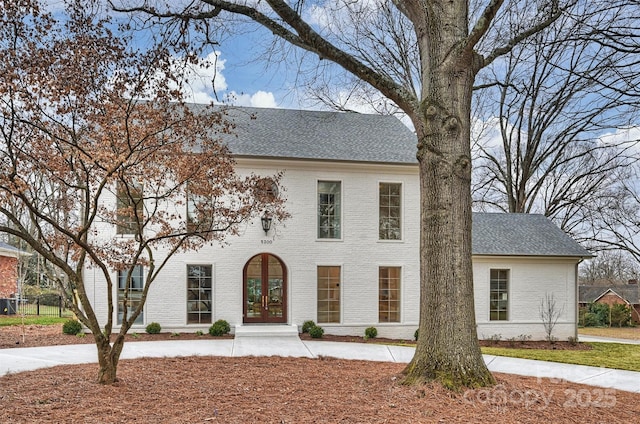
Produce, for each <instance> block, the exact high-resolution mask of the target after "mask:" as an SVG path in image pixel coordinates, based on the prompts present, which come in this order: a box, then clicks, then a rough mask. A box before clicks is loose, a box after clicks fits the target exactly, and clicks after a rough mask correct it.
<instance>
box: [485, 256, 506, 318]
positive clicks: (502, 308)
mask: <svg viewBox="0 0 640 424" xmlns="http://www.w3.org/2000/svg"><path fill="white" fill-rule="evenodd" d="M490 273H491V276H490V291H489V293H490V294H489V296H490V298H489V319H490V320H491V321H506V320H508V319H509V270H508V269H492V270H491V271H490Z"/></svg>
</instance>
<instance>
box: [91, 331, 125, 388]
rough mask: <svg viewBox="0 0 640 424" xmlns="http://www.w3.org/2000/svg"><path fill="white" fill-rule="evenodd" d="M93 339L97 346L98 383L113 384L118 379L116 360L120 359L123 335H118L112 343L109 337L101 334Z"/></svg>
mask: <svg viewBox="0 0 640 424" xmlns="http://www.w3.org/2000/svg"><path fill="white" fill-rule="evenodd" d="M95 339H96V346H97V347H98V362H99V365H100V369H99V371H98V383H100V384H113V383H115V382H116V381H117V380H118V379H117V377H116V372H117V369H118V362H119V361H120V354H121V353H122V348H123V347H124V335H122V334H120V335H118V337H117V338H116V340H115V341H114V343H113V345H111V344H110V343H109V339H107V338H106V337H105V336H104V335H103V334H99V335H97V336H96V337H95Z"/></svg>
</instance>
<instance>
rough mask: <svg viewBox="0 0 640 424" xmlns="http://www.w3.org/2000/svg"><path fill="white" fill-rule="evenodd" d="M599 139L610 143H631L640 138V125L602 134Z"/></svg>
mask: <svg viewBox="0 0 640 424" xmlns="http://www.w3.org/2000/svg"><path fill="white" fill-rule="evenodd" d="M600 140H601V141H602V142H603V143H604V144H610V145H616V144H621V143H633V142H636V141H637V140H640V127H630V128H621V129H618V130H616V132H614V133H608V134H604V135H602V136H601V137H600Z"/></svg>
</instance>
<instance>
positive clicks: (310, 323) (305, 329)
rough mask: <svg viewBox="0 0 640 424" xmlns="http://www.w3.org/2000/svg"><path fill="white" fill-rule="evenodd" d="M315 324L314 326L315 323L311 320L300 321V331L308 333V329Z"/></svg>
mask: <svg viewBox="0 0 640 424" xmlns="http://www.w3.org/2000/svg"><path fill="white" fill-rule="evenodd" d="M315 326H316V323H315V322H313V321H312V320H309V321H305V322H303V323H302V332H303V333H308V332H309V330H310V329H312V328H313V327H315Z"/></svg>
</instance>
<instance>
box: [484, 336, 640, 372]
mask: <svg viewBox="0 0 640 424" xmlns="http://www.w3.org/2000/svg"><path fill="white" fill-rule="evenodd" d="M586 344H588V345H590V346H591V347H592V349H591V350H542V349H541V350H536V349H505V348H499V347H483V348H482V353H485V354H487V355H496V356H509V357H512V358H523V359H537V360H539V361H549V362H561V363H564V364H576V365H588V366H592V367H605V368H614V369H619V370H627V371H637V372H640V345H627V344H619V343H590V342H589V343H586Z"/></svg>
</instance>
